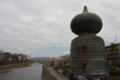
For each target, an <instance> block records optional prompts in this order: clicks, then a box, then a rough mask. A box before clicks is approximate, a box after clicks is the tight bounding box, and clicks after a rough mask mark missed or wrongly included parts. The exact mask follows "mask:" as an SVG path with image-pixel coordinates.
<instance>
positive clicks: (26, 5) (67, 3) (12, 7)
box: [0, 0, 120, 57]
mask: <svg viewBox="0 0 120 80" xmlns="http://www.w3.org/2000/svg"><path fill="white" fill-rule="evenodd" d="M85 5H86V6H87V7H88V11H89V12H92V13H96V14H97V15H99V16H100V17H101V19H102V21H103V28H102V30H101V32H100V33H98V34H97V35H98V36H100V37H102V38H103V39H104V40H105V44H106V45H108V44H109V43H110V42H112V41H114V39H115V36H117V41H116V42H117V43H119V42H120V36H119V34H120V0H0V50H4V52H11V53H23V54H27V55H30V56H32V57H43V56H48V57H57V56H60V55H65V54H68V53H69V51H70V43H71V40H72V39H73V38H75V37H76V36H77V35H75V34H74V33H72V32H71V30H70V22H71V20H72V18H73V17H74V16H75V15H77V14H79V13H81V12H82V11H83V7H84V6H85Z"/></svg>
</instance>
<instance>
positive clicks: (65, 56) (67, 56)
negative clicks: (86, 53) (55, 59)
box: [60, 54, 70, 58]
mask: <svg viewBox="0 0 120 80" xmlns="http://www.w3.org/2000/svg"><path fill="white" fill-rule="evenodd" d="M60 57H63V58H69V57H70V54H67V55H62V56H60Z"/></svg>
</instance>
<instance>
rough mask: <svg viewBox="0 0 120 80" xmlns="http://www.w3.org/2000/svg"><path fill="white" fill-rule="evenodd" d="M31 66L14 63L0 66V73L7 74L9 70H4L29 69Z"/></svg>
mask: <svg viewBox="0 0 120 80" xmlns="http://www.w3.org/2000/svg"><path fill="white" fill-rule="evenodd" d="M31 64H32V63H15V64H6V65H0V73H3V72H9V70H6V69H13V68H23V67H29V66H31Z"/></svg>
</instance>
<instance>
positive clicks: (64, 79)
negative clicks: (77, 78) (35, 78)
mask: <svg viewBox="0 0 120 80" xmlns="http://www.w3.org/2000/svg"><path fill="white" fill-rule="evenodd" d="M49 68H50V70H51V71H52V72H53V73H54V74H55V75H56V76H59V78H61V79H62V80H69V79H68V78H67V77H64V76H63V75H60V74H59V73H58V72H56V71H55V70H54V69H53V67H49Z"/></svg>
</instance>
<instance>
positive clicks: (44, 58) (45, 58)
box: [36, 57, 51, 60]
mask: <svg viewBox="0 0 120 80" xmlns="http://www.w3.org/2000/svg"><path fill="white" fill-rule="evenodd" d="M36 58H38V59H41V60H47V59H51V58H50V57H36Z"/></svg>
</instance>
